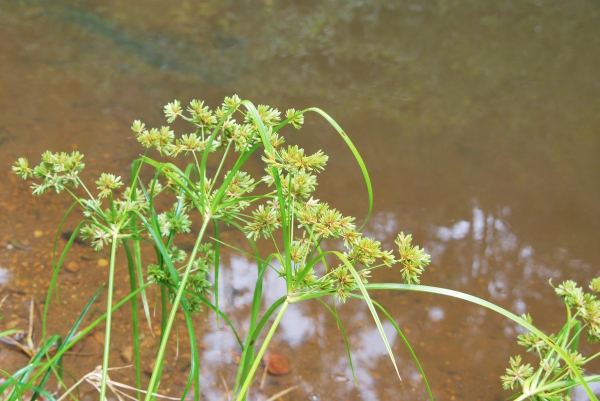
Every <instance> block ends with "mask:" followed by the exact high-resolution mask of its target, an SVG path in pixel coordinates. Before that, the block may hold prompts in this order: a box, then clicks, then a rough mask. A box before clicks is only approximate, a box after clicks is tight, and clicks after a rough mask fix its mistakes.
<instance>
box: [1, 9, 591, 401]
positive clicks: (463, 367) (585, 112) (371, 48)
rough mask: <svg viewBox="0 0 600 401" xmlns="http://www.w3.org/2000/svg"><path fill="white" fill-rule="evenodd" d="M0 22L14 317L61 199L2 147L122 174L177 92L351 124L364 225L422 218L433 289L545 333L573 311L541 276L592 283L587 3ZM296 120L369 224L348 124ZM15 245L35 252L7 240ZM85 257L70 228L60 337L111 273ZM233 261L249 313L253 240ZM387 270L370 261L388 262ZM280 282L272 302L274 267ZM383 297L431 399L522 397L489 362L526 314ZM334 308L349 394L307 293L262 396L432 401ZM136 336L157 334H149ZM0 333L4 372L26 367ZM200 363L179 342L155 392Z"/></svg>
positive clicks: (390, 274) (229, 369)
mask: <svg viewBox="0 0 600 401" xmlns="http://www.w3.org/2000/svg"><path fill="white" fill-rule="evenodd" d="M0 38H2V39H1V40H0V116H1V118H0V164H1V165H0V174H1V175H2V178H3V179H2V184H1V185H2V191H0V210H1V213H0V224H1V225H2V227H3V231H2V234H1V236H2V238H0V239H1V240H2V241H3V247H2V249H1V250H0V286H1V287H0V288H2V292H0V296H4V294H7V293H8V294H10V297H9V300H8V301H7V302H6V303H5V304H4V306H3V309H2V312H3V314H4V316H5V318H4V319H3V320H2V321H0V327H9V328H10V327H23V326H24V325H26V322H27V318H28V315H29V299H30V298H31V297H32V296H33V297H34V298H35V299H36V300H37V303H38V304H39V303H40V302H41V301H42V300H43V299H44V296H45V289H46V288H47V285H48V282H49V280H50V276H51V271H50V266H51V261H50V256H49V255H50V252H51V246H52V240H53V236H54V230H55V229H56V227H57V225H58V222H59V221H60V218H61V216H62V214H63V213H64V211H65V210H66V209H67V208H68V206H69V205H70V202H69V199H67V197H66V196H57V195H50V194H49V195H46V196H44V197H42V198H33V197H32V196H31V195H30V193H29V189H28V188H27V185H26V184H25V183H23V182H21V181H20V180H18V179H17V178H16V177H15V176H13V175H12V173H10V172H9V168H10V165H11V164H12V162H13V161H14V160H16V158H17V157H28V158H29V159H30V160H32V161H33V160H37V159H38V157H39V154H41V152H42V151H44V150H46V149H51V150H53V151H59V150H71V149H77V150H80V151H81V152H82V153H84V154H85V155H86V163H87V167H86V170H85V173H84V175H83V176H84V177H85V178H86V179H88V180H89V181H91V180H93V179H95V178H96V177H97V176H98V175H99V173H100V172H102V171H110V172H113V173H115V174H118V175H122V176H125V175H126V174H127V172H128V169H129V163H130V162H131V160H132V159H133V158H135V157H136V156H137V155H138V154H139V153H140V147H139V145H138V144H137V143H136V141H135V140H134V139H133V138H132V134H131V131H130V129H129V127H130V125H131V122H132V121H133V120H135V119H142V120H144V121H145V122H146V123H147V124H148V125H150V126H156V125H159V124H164V119H163V117H162V106H163V105H164V104H165V103H166V102H167V101H171V100H172V99H180V100H182V101H183V102H187V101H189V100H191V99H193V98H200V99H204V100H206V101H207V102H208V103H209V104H211V105H213V106H216V105H218V104H219V103H220V102H221V100H222V98H223V97H224V96H226V95H231V94H233V93H237V94H238V95H240V96H241V97H242V98H247V99H250V100H252V101H253V102H254V103H256V104H258V103H266V104H270V105H272V106H274V107H277V108H279V109H280V110H282V109H283V110H285V109H286V108H288V107H295V108H296V109H299V108H303V107H307V106H317V107H321V108H323V109H324V110H326V111H327V112H328V113H329V114H330V115H332V116H333V117H334V118H335V119H336V120H337V121H338V123H339V124H340V125H341V126H342V127H344V128H345V130H346V132H347V133H348V135H349V136H350V137H351V138H352V140H353V141H354V143H355V144H356V146H357V148H358V149H359V150H360V152H361V154H362V156H363V158H364V160H365V163H366V165H367V167H368V168H369V171H370V174H371V178H372V180H373V189H374V194H375V204H374V210H375V213H374V216H373V217H372V219H371V221H370V223H369V224H368V226H367V231H368V233H370V234H371V235H373V236H375V237H377V238H378V239H380V240H381V241H382V242H383V243H384V244H385V245H386V246H387V247H389V248H392V247H393V240H394V238H395V237H396V235H397V233H398V232H399V231H404V232H409V233H412V234H413V237H414V238H415V241H416V243H418V244H420V245H423V246H424V247H425V249H426V250H427V251H428V252H429V253H430V254H431V255H432V264H431V266H430V268H428V269H427V271H426V273H425V274H424V275H423V277H422V282H423V284H426V285H434V286H442V287H446V288H450V289H454V290H457V291H463V292H466V293H469V294H472V295H475V296H479V297H481V298H484V299H487V300H490V301H492V302H494V303H497V304H498V305H500V306H502V307H505V308H507V309H509V310H511V311H513V312H515V313H517V314H521V313H525V312H529V313H531V315H532V316H533V318H534V322H535V323H536V324H537V325H538V326H539V327H540V328H542V329H544V330H545V331H547V332H551V331H553V330H557V329H558V328H559V327H560V326H561V324H562V320H561V319H563V318H562V316H563V314H564V307H563V306H562V305H561V302H560V301H559V300H558V299H557V297H556V296H554V295H553V291H552V289H551V287H550V286H549V285H548V280H549V279H552V280H553V283H554V284H558V283H559V282H560V281H561V280H564V279H567V278H570V279H573V280H576V281H578V282H580V283H581V284H587V281H589V280H590V279H591V278H593V277H596V276H597V275H598V273H599V271H600V248H599V247H598V246H597V242H598V232H599V229H600V208H599V207H598V205H599V201H600V178H599V175H598V171H599V168H600V73H599V72H598V65H600V6H599V5H598V4H597V3H596V2H593V1H580V2H571V3H568V4H567V3H563V2H550V1H535V2H532V1H522V2H502V3H500V2H479V3H473V2H461V1H444V0H440V1H436V2H434V1H420V2H419V1H415V2H412V3H404V4H399V3H398V2H393V1H387V2H386V1H374V2H361V1H327V2H312V1H311V2H306V1H303V2H299V1H298V2H292V1H266V0H265V1H262V2H257V3H250V2H242V1H229V2H221V1H206V2H202V3H201V4H196V3H193V2H185V1H181V2H158V1H151V2H143V3H142V2H135V1H130V2H118V1H78V2H74V3H68V2H61V1H55V2H46V1H29V2H28V1H13V2H7V1H0ZM301 132H302V133H301V134H299V135H298V136H296V137H295V138H290V140H289V142H294V141H295V142H297V143H299V144H300V145H302V146H304V147H306V148H307V150H313V151H314V150H316V149H321V148H322V149H323V150H324V151H325V152H326V153H327V154H328V155H329V156H330V161H329V166H328V169H327V171H326V172H325V173H323V174H322V176H321V177H320V181H319V183H320V184H319V189H318V191H317V197H319V198H320V199H323V200H327V201H328V202H330V203H332V204H333V205H335V207H337V208H339V209H340V210H341V211H342V212H343V213H345V214H349V215H354V216H357V218H358V219H359V220H360V219H364V217H365V213H366V208H367V201H366V192H365V190H364V188H363V186H362V179H360V175H359V173H360V172H359V169H358V167H357V166H356V163H355V162H354V160H353V158H352V155H351V154H350V152H349V151H348V150H347V149H346V148H345V147H344V146H343V142H342V141H341V140H340V138H339V137H338V136H337V134H336V133H335V132H334V131H333V130H332V129H331V128H328V127H327V126H326V124H324V123H323V122H322V121H319V120H318V118H317V117H314V116H313V117H311V118H310V121H308V122H307V126H306V128H305V129H304V130H303V131H301ZM179 133H182V132H181V131H180V132H179ZM75 221H76V219H75V218H73V219H71V220H69V222H68V223H67V225H69V224H70V225H71V226H69V227H70V228H73V226H74V224H75ZM34 231H39V232H38V233H37V234H35V235H34ZM231 240H232V241H236V240H238V239H236V238H235V237H232V238H231ZM14 241H18V244H20V245H22V247H15V246H8V245H10V244H11V243H12V242H14ZM9 248H12V249H9ZM19 248H22V249H19ZM88 252H90V250H89V249H88V248H86V247H83V246H76V247H75V248H74V253H73V255H72V256H70V257H69V258H70V259H68V260H67V263H69V262H73V265H72V267H73V268H72V270H73V271H65V272H63V273H61V289H60V295H61V298H60V302H61V304H60V306H58V307H56V308H54V309H53V311H52V321H51V327H50V330H51V331H52V330H54V331H58V332H61V333H62V332H64V331H65V330H67V329H68V328H69V327H70V325H71V324H72V322H73V321H74V319H75V318H76V316H77V314H78V313H79V311H80V310H81V308H83V306H84V305H85V303H86V302H87V300H88V299H89V297H90V296H91V294H92V293H93V292H94V291H95V290H96V289H97V288H98V286H99V285H100V284H101V283H103V282H104V280H105V277H106V276H105V274H106V272H105V270H104V269H103V268H102V267H99V264H98V261H97V260H88V261H86V260H82V259H81V258H80V256H81V255H82V254H86V253H88ZM225 261H226V267H225V269H224V271H223V277H222V278H225V280H223V281H221V283H222V285H223V288H221V296H222V300H221V304H222V305H224V308H225V311H226V312H227V313H230V314H231V315H232V316H233V319H234V321H239V322H240V323H241V322H242V321H243V320H242V319H243V316H244V313H245V312H246V311H247V310H248V300H249V299H250V297H251V294H250V293H249V288H250V286H251V283H252V282H253V279H254V277H255V269H254V268H253V266H252V264H251V263H250V262H249V261H248V260H247V259H245V258H243V257H240V256H236V255H226V256H225ZM397 270H398V269H397V268H392V269H390V270H386V271H380V272H378V274H377V275H376V276H375V279H376V280H377V281H382V282H384V281H395V280H398V279H399V274H398V271H397ZM120 277H122V278H120V279H119V280H118V287H117V295H123V294H125V293H126V291H127V289H128V283H127V282H126V281H124V280H125V272H122V275H121V276H120ZM266 280H267V282H266V288H267V289H268V291H266V292H265V293H266V294H268V295H267V300H274V299H276V298H277V297H278V296H279V295H281V294H282V291H283V289H282V288H281V283H278V282H277V281H276V280H275V277H267V279H266ZM225 283H228V284H227V285H225ZM375 298H376V299H377V300H378V301H379V302H381V303H382V304H383V305H384V306H386V307H387V308H388V309H389V311H390V313H391V314H392V316H393V317H394V319H395V320H396V322H397V323H398V324H399V326H400V327H401V328H402V329H403V330H404V332H405V334H406V336H407V338H408V340H409V341H410V342H411V344H412V346H413V347H414V350H415V352H416V354H417V356H418V357H419V359H420V361H421V363H422V365H423V368H424V369H425V372H426V374H427V376H428V379H429V381H430V383H431V385H432V390H433V392H434V395H435V397H436V399H439V400H447V399H456V400H461V399H473V400H475V399H481V400H500V399H504V398H506V397H508V396H509V395H510V393H509V392H506V391H503V390H502V387H501V383H500V379H499V376H500V375H502V374H504V369H505V368H506V367H507V366H508V358H509V357H510V356H514V355H516V354H517V353H522V349H521V348H520V347H518V346H517V345H516V341H515V336H516V334H517V329H516V327H515V325H514V324H512V323H510V322H509V321H507V320H505V319H503V318H500V317H499V316H495V315H493V314H492V313H491V312H488V311H485V310H482V309H481V308H478V307H474V306H471V305H469V304H466V303H465V302H462V301H459V300H454V299H447V298H442V297H439V296H430V295H426V294H404V293H403V294H386V293H383V292H382V293H377V294H376V295H375ZM102 308H103V307H102V306H101V305H100V304H98V309H97V310H94V311H93V312H92V313H93V314H96V316H97V315H99V314H100V313H101V312H100V311H101V310H102ZM340 314H341V316H342V319H343V321H344V322H345V323H346V329H347V331H348V333H349V337H350V343H351V345H352V347H353V350H354V353H353V357H354V360H355V366H356V373H357V378H358V381H359V387H358V388H355V387H354V385H353V383H352V379H351V372H350V368H349V365H348V362H347V358H346V354H345V347H344V345H343V342H341V341H342V335H341V333H340V332H339V330H337V327H336V325H335V322H334V321H333V319H332V318H330V316H328V312H327V311H326V310H325V309H324V308H322V306H320V305H319V304H317V303H314V304H313V303H306V304H303V305H297V306H294V307H293V308H291V307H290V309H289V312H288V314H287V316H286V317H285V318H284V320H283V322H282V327H281V328H280V330H279V331H278V334H277V335H276V337H275V340H274V342H273V350H274V351H276V352H279V353H282V354H284V355H286V356H287V357H288V358H289V359H290V361H291V364H292V373H291V374H290V375H287V376H283V377H279V378H277V377H270V376H269V377H267V381H266V387H265V391H264V394H259V393H255V396H256V397H260V396H262V397H263V398H262V399H266V398H268V396H269V395H271V394H274V393H276V392H278V391H280V390H282V389H285V388H287V387H289V386H293V385H298V386H299V387H298V388H297V389H296V390H294V391H293V392H291V393H290V394H288V395H286V396H284V397H283V399H287V400H335V399H340V400H342V399H343V400H349V399H352V400H394V399H425V398H426V392H425V389H424V386H423V383H422V381H421V379H420V377H419V375H418V371H417V369H416V367H415V365H414V363H413V362H412V360H411V358H410V355H409V354H408V352H407V351H406V350H405V348H404V346H403V344H402V341H401V340H400V339H399V338H397V336H396V335H395V334H394V332H393V328H392V327H391V326H390V325H384V327H385V329H386V332H387V333H388V334H389V336H390V341H391V343H392V344H393V347H394V350H395V352H396V355H397V358H398V362H399V367H400V373H401V375H402V378H403V381H402V382H399V381H398V379H397V377H396V376H395V373H394V370H393V367H392V365H391V363H390V361H389V359H388V358H387V356H386V353H385V349H384V347H383V344H382V342H381V341H380V339H379V337H378V333H377V330H376V329H375V326H374V325H373V324H372V323H371V318H370V316H369V313H368V310H367V309H366V308H365V307H364V306H363V305H361V304H358V303H353V302H352V301H348V303H347V304H346V305H344V306H342V307H340ZM128 316H129V311H128V310H127V309H125V310H124V311H123V312H118V313H117V319H118V320H117V323H116V328H115V333H119V334H122V335H115V337H116V338H115V352H114V353H113V356H114V358H113V361H112V364H113V366H120V365H123V364H125V363H124V362H123V361H121V359H120V356H119V353H120V351H122V350H123V349H124V347H126V346H127V344H129V343H130V341H131V340H130V338H129V336H128V335H129V332H130V328H128V327H127V323H126V322H127V319H128ZM213 320H214V319H213V317H212V316H209V318H208V321H206V322H205V319H204V318H203V317H200V318H198V327H199V331H200V333H199V336H200V337H201V338H200V339H201V342H202V343H203V344H204V351H203V355H202V358H203V359H204V360H205V361H207V362H208V363H207V362H205V365H204V368H203V370H202V374H203V380H204V383H206V384H207V387H206V393H205V396H206V399H207V400H217V399H220V397H222V396H223V394H224V393H225V388H224V385H223V382H225V383H227V384H228V386H229V387H231V383H232V382H233V379H234V377H233V374H234V371H235V364H234V362H235V357H236V355H235V353H236V352H239V349H237V348H236V344H235V338H234V337H233V335H232V334H231V332H229V331H227V330H223V331H216V330H214V328H211V327H212V326H211V324H210V323H211V322H213ZM36 324H37V323H36ZM182 327H183V326H182ZM36 328H37V327H36ZM37 329H39V328H37ZM144 330H145V332H144V333H143V335H144V340H142V341H143V342H144V341H145V343H144V344H145V347H147V348H148V349H150V348H151V347H152V346H153V345H155V343H154V341H155V340H154V339H153V338H152V336H151V335H150V333H149V332H148V330H147V329H145V328H144ZM182 343H185V341H183V340H182ZM1 347H2V348H0V366H1V367H2V368H4V367H5V366H6V367H8V368H9V370H13V369H14V368H15V367H16V366H17V365H18V364H19V363H24V362H25V361H26V359H25V358H24V357H22V356H20V355H19V354H17V353H16V352H14V351H12V350H11V349H9V348H8V347H5V346H1ZM99 350H101V345H100V344H99V343H98V341H97V340H95V338H94V336H90V338H88V339H87V340H86V341H85V342H84V343H83V344H82V347H81V349H78V350H76V352H75V353H74V355H72V356H71V358H70V360H69V361H68V364H69V366H70V367H71V368H72V370H73V371H74V373H75V376H77V377H79V376H81V375H83V374H84V373H87V372H89V371H91V370H92V369H93V367H94V366H95V365H97V364H99V361H100V359H101V357H100V354H99ZM186 358H187V359H186ZM150 359H151V356H149V355H148V356H147V362H146V363H149V361H150ZM186 361H189V355H187V356H186V355H185V350H183V351H182V355H181V356H180V357H179V359H178V360H177V361H173V362H172V363H171V364H170V366H171V367H170V368H169V369H168V371H167V372H166V376H165V383H166V384H164V385H163V387H161V388H164V389H165V390H170V391H171V392H172V393H174V394H176V393H177V390H178V389H180V388H181V380H182V379H181V378H180V377H181V376H182V375H183V374H184V372H185V370H186V369H187V367H188V366H189V362H186ZM592 368H594V367H592ZM596 368H597V367H596ZM124 376H125V375H124ZM129 376H131V377H132V376H133V375H132V374H130V375H129ZM123 380H130V381H129V383H131V378H129V379H128V378H124V379H123ZM93 394H94V393H92V392H90V393H89V397H90V398H91V399H94V396H93ZM96 397H97V396H96Z"/></svg>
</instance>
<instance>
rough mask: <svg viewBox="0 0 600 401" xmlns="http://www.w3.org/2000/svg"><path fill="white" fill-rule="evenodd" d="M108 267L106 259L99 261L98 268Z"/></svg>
mask: <svg viewBox="0 0 600 401" xmlns="http://www.w3.org/2000/svg"><path fill="white" fill-rule="evenodd" d="M106 266H108V260H106V259H104V258H100V259H98V267H106Z"/></svg>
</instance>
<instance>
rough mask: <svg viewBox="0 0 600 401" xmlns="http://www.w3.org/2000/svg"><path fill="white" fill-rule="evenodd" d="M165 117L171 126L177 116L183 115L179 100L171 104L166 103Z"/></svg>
mask: <svg viewBox="0 0 600 401" xmlns="http://www.w3.org/2000/svg"><path fill="white" fill-rule="evenodd" d="M164 111H165V117H167V122H168V123H169V124H171V123H172V122H173V121H175V119H176V118H177V116H180V115H181V113H183V109H182V108H181V102H180V101H179V100H174V101H172V102H171V103H167V105H166V106H165V110H164Z"/></svg>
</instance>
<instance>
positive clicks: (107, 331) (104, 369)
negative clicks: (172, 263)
mask: <svg viewBox="0 0 600 401" xmlns="http://www.w3.org/2000/svg"><path fill="white" fill-rule="evenodd" d="M117 239H118V237H117V231H115V232H114V234H113V237H112V244H111V246H110V267H109V271H108V296H107V300H106V329H105V334H104V356H103V357H102V380H101V382H100V400H104V399H105V398H106V377H107V375H108V359H109V356H110V329H111V327H110V326H111V321H112V299H113V290H114V284H115V280H114V278H115V277H114V276H115V258H116V255H117Z"/></svg>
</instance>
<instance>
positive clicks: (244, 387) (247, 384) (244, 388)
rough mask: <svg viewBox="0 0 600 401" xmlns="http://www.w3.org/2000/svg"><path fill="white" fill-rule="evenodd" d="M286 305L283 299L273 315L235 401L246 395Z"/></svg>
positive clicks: (239, 400)
mask: <svg viewBox="0 0 600 401" xmlns="http://www.w3.org/2000/svg"><path fill="white" fill-rule="evenodd" d="M288 305H289V303H288V302H287V301H285V302H284V303H283V305H282V306H281V309H280V310H279V313H278V314H277V316H276V317H275V321H274V322H273V324H272V325H271V328H270V329H269V332H268V333H267V337H266V338H265V341H264V342H263V344H262V346H261V347H260V350H259V351H258V354H257V355H256V358H255V359H254V363H253V364H252V367H251V368H250V371H249V372H248V376H246V380H245V381H244V384H243V385H242V388H241V390H240V393H239V394H238V396H237V398H236V401H241V400H242V399H243V398H244V396H245V395H246V391H248V387H250V383H252V379H253V378H254V373H256V369H258V365H259V364H260V361H261V359H262V357H263V355H264V354H265V351H266V350H267V347H268V346H269V343H270V342H271V339H272V338H273V334H275V330H276V329H277V326H279V322H281V318H282V317H283V314H284V312H285V310H286V309H287V307H288Z"/></svg>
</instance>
